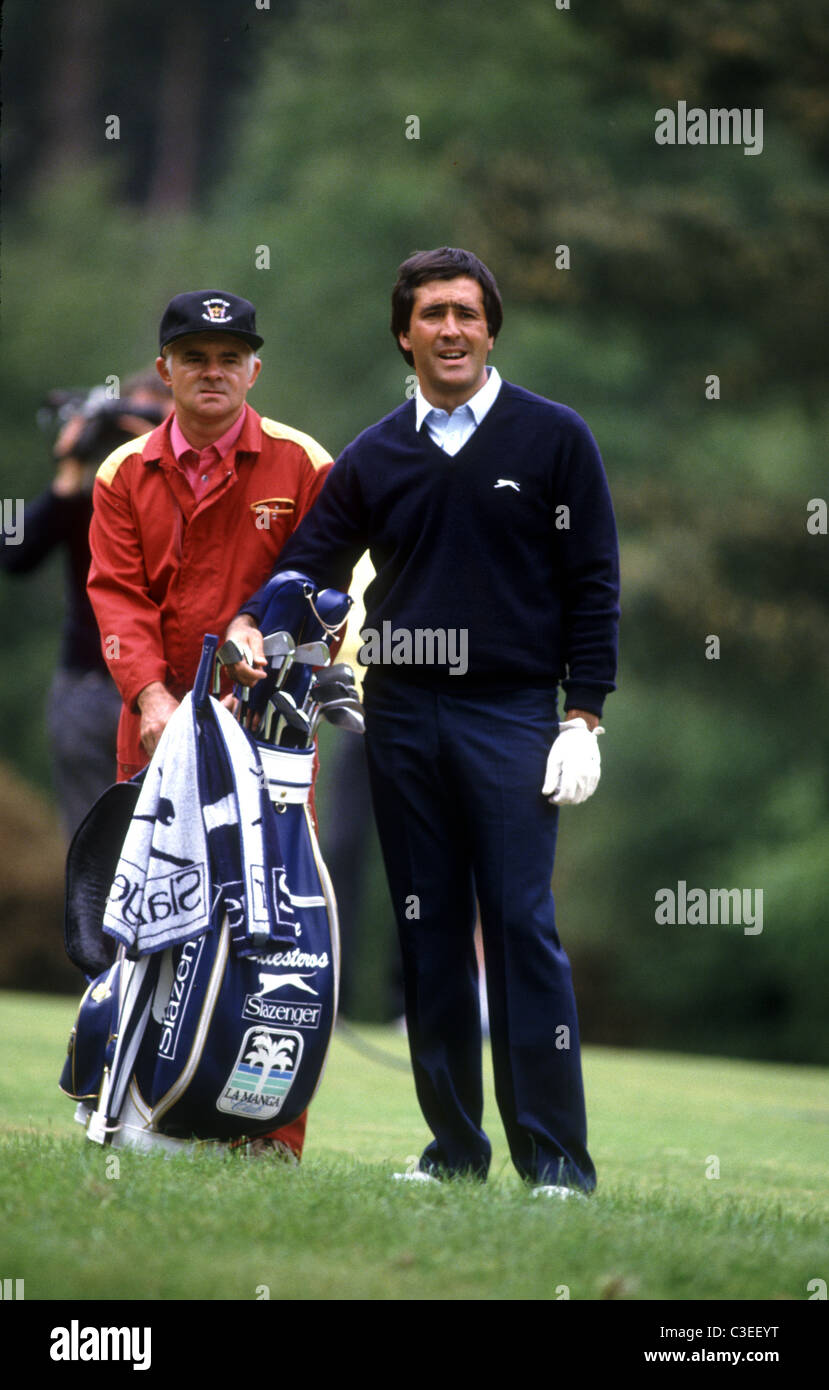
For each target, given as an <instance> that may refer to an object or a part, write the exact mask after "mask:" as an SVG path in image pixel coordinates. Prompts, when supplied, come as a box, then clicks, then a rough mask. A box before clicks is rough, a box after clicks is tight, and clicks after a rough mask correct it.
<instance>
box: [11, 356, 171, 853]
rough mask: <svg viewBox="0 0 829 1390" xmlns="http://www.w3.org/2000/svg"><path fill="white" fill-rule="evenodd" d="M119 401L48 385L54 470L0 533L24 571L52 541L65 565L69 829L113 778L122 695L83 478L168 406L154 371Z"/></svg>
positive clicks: (59, 711)
mask: <svg viewBox="0 0 829 1390" xmlns="http://www.w3.org/2000/svg"><path fill="white" fill-rule="evenodd" d="M122 389H123V396H122V398H121V399H120V400H110V399H108V397H107V395H106V392H105V390H104V388H103V387H96V388H95V389H94V390H93V391H91V392H89V394H88V395H87V396H85V397H84V396H83V395H81V394H80V393H78V394H73V393H69V392H53V393H52V394H51V395H50V397H48V398H47V406H46V409H45V410H44V411H43V412H41V419H44V418H45V419H51V420H54V419H55V418H57V419H58V420H60V421H63V424H62V428H61V429H60V432H59V434H58V436H57V439H56V440H55V445H54V456H55V460H56V464H57V467H56V470H55V476H54V478H53V479H52V483H51V485H50V487H48V488H47V489H46V491H45V492H43V493H41V495H40V496H39V497H37V498H35V499H34V501H32V502H28V503H27V504H26V507H25V509H24V513H23V530H22V537H20V538H19V543H17V544H10V543H9V538H7V537H6V536H5V535H4V536H3V537H2V544H1V545H0V566H2V568H3V569H4V570H5V571H6V572H7V573H8V574H28V573H30V572H31V571H33V570H35V569H37V568H38V567H39V566H40V565H41V564H42V563H43V561H44V560H46V559H47V558H48V556H49V555H51V553H52V551H53V550H56V549H58V548H62V549H63V551H64V558H65V564H66V609H65V614H64V621H63V628H62V634H61V648H60V657H59V661H58V667H57V670H56V671H55V675H54V678H53V680H52V686H51V690H50V693H49V704H48V730H49V743H50V751H51V756H52V768H53V778H54V784H55V792H56V795H57V800H58V808H59V811H60V817H61V822H62V825H63V830H64V833H65V834H66V836H67V837H68V838H71V837H72V835H73V834H74V832H75V830H76V829H77V827H78V825H79V824H80V822H81V821H82V820H83V818H84V816H85V815H86V812H87V811H88V810H89V808H90V806H91V805H92V804H93V802H95V801H96V800H97V798H98V797H99V796H100V795H101V793H102V792H103V791H105V790H106V788H107V787H108V786H110V785H111V784H112V783H113V782H114V781H115V777H116V731H117V727H118V717H119V715H120V712H121V697H120V695H119V694H118V691H117V689H116V688H115V685H114V684H113V681H112V679H111V677H110V675H109V672H108V670H107V666H106V662H105V661H104V658H103V655H102V652H101V639H100V635H99V632H98V625H97V623H96V621H95V615H94V614H93V612H92V607H91V605H90V602H89V599H88V597H87V592H86V581H87V575H88V573H89V563H90V551H89V523H90V521H91V519H92V484H93V482H94V480H95V472H96V469H97V467H98V464H99V463H101V462H102V460H103V459H105V458H106V457H107V455H108V454H110V453H111V452H112V450H113V449H115V448H117V446H118V445H119V444H123V443H126V441H127V440H129V439H134V438H135V436H136V435H141V434H145V433H146V432H147V431H148V430H149V429H152V428H153V426H155V425H157V424H159V423H160V422H161V421H162V420H163V419H165V417H166V416H167V415H168V414H169V411H170V407H171V405H172V397H171V394H170V392H169V391H168V390H167V388H166V387H165V386H164V384H163V383H162V382H161V381H160V379H159V377H158V375H157V373H156V372H155V370H150V371H146V372H140V373H137V374H136V375H135V376H132V377H129V378H127V379H126V380H125V381H124V383H123V388H122Z"/></svg>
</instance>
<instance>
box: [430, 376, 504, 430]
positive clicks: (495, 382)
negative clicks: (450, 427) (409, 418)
mask: <svg viewBox="0 0 829 1390" xmlns="http://www.w3.org/2000/svg"><path fill="white" fill-rule="evenodd" d="M486 370H487V379H486V381H485V382H484V384H483V386H482V387H481V389H480V391H476V392H475V395H474V396H471V397H470V399H469V400H468V401H464V403H463V405H459V406H456V408H455V409H454V410H453V411H451V412H449V413H450V414H452V415H457V414H458V413H459V411H461V410H469V411H470V412H471V414H472V416H473V418H474V420H475V424H476V425H480V423H481V421H482V420H483V418H484V416H485V415H486V413H487V411H488V410H489V409H490V407H491V406H492V405H493V403H494V401H495V397H496V396H497V395H498V392H499V390H500V389H501V378H500V376H499V374H498V368H497V367H487V369H486ZM414 399H415V412H416V415H415V429H417V430H419V429H420V427H421V425H422V424H423V421H424V420H425V419H426V416H427V415H428V414H429V412H430V411H431V410H434V411H436V413H437V414H438V415H446V414H447V412H446V411H445V410H441V409H440V408H439V406H436V405H432V403H431V401H427V399H426V397H425V396H424V394H423V392H422V391H421V389H420V382H418V384H417V390H416V391H415V396H414Z"/></svg>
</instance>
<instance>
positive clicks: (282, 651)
mask: <svg viewBox="0 0 829 1390" xmlns="http://www.w3.org/2000/svg"><path fill="white" fill-rule="evenodd" d="M262 645H263V647H264V649H265V656H266V657H268V658H269V659H270V658H274V659H276V658H279V657H285V656H293V653H294V651H295V650H296V643H295V642H294V639H293V637H292V636H291V634H290V632H270V633H268V636H267V637H266V638H265V639H264V641H263V643H262Z"/></svg>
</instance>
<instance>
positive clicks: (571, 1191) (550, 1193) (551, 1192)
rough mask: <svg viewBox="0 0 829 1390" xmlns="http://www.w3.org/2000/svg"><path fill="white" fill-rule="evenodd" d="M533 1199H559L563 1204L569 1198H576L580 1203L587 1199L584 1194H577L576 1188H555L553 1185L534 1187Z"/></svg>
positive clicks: (546, 1184) (531, 1194)
mask: <svg viewBox="0 0 829 1390" xmlns="http://www.w3.org/2000/svg"><path fill="white" fill-rule="evenodd" d="M530 1196H531V1197H559V1198H560V1199H561V1201H562V1202H566V1201H567V1199H568V1197H575V1198H576V1199H577V1200H578V1201H579V1202H586V1201H587V1197H586V1195H585V1193H584V1192H577V1191H576V1189H575V1188H574V1187H554V1186H553V1185H552V1184H551V1183H545V1184H542V1186H540V1187H534V1188H533V1190H532V1192H531V1193H530Z"/></svg>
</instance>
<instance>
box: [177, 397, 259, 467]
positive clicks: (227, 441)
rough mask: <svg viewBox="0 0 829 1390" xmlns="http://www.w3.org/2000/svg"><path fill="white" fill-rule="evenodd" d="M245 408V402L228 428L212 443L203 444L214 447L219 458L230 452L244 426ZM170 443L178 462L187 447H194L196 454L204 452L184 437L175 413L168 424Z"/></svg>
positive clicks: (246, 408) (208, 447)
mask: <svg viewBox="0 0 829 1390" xmlns="http://www.w3.org/2000/svg"><path fill="white" fill-rule="evenodd" d="M247 410H248V407H247V404H245V405H244V406H243V408H242V413H241V415H240V416H239V419H238V420H234V422H233V424H232V425H231V426H230V429H227V430H225V432H224V434H223V435H220V436H219V438H218V439H214V440H213V443H212V444H207V445H205V448H207V449H215V450H216V452H217V453H218V455H219V458H220V459H223V458H224V456H225V454H228V453H230V450H231V449H232V448H233V445H234V444H235V443H236V441H237V439H238V438H239V435H240V434H241V433H242V430H243V428H244V424H245V416H246V415H247ZM170 443H171V445H172V447H173V453H174V454H175V456H176V459H177V460H178V461H179V462H180V461H181V456H182V454H184V453H186V452H187V451H188V449H194V450H195V452H196V453H197V454H198V453H204V450H203V449H196V448H195V445H193V444H190V443H189V441H188V440H187V439H185V437H184V435H183V434H182V431H181V426H180V425H179V422H178V420H177V419H176V417H175V415H174V416H173V423H172V425H171V426H170Z"/></svg>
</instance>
